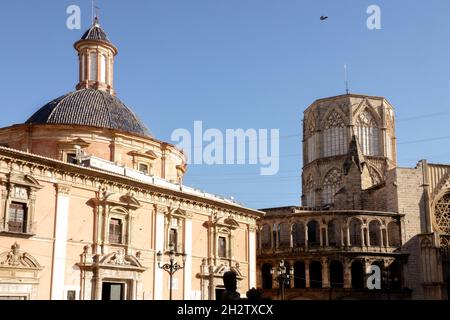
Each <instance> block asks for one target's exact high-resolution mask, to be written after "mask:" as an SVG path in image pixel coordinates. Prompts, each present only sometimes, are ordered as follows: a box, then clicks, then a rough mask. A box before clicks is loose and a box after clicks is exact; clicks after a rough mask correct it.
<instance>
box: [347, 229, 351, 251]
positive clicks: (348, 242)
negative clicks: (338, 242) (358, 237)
mask: <svg viewBox="0 0 450 320" xmlns="http://www.w3.org/2000/svg"><path fill="white" fill-rule="evenodd" d="M347 246H348V247H350V246H351V242H350V226H349V225H347Z"/></svg>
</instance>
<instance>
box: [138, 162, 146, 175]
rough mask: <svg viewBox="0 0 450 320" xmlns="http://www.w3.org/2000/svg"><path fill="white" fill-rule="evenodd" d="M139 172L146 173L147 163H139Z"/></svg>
mask: <svg viewBox="0 0 450 320" xmlns="http://www.w3.org/2000/svg"><path fill="white" fill-rule="evenodd" d="M139 172H141V173H143V174H148V165H147V164H144V163H140V164H139Z"/></svg>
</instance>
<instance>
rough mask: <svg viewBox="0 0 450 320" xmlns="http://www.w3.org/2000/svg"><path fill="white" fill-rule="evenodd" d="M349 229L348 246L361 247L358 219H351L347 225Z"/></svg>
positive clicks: (359, 222)
mask: <svg viewBox="0 0 450 320" xmlns="http://www.w3.org/2000/svg"><path fill="white" fill-rule="evenodd" d="M349 228H350V244H351V245H352V246H362V237H361V232H362V230H361V221H359V220H358V219H352V221H350V224H349Z"/></svg>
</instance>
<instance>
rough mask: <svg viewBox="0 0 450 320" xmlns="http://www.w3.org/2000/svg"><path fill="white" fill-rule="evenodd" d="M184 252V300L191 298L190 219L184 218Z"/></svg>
mask: <svg viewBox="0 0 450 320" xmlns="http://www.w3.org/2000/svg"><path fill="white" fill-rule="evenodd" d="M184 253H185V254H186V255H187V256H186V263H185V266H184V300H191V298H192V295H191V290H192V220H191V219H186V221H185V231H184Z"/></svg>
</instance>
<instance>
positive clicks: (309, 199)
mask: <svg viewBox="0 0 450 320" xmlns="http://www.w3.org/2000/svg"><path fill="white" fill-rule="evenodd" d="M305 194H306V206H307V207H310V208H312V207H314V206H315V205H316V199H315V198H316V197H315V192H314V180H313V178H312V176H309V177H308V179H307V180H306V184H305Z"/></svg>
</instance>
